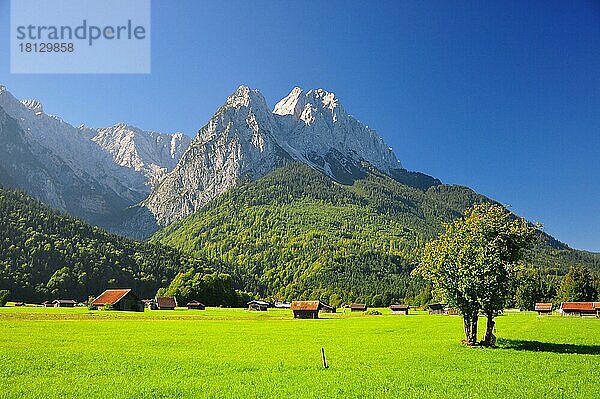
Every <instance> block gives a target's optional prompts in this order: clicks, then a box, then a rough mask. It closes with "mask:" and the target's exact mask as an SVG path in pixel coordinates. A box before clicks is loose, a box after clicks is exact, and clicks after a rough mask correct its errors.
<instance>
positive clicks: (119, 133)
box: [92, 123, 191, 188]
mask: <svg viewBox="0 0 600 399" xmlns="http://www.w3.org/2000/svg"><path fill="white" fill-rule="evenodd" d="M92 141H93V142H94V143H96V144H98V145H99V146H100V147H102V148H103V149H104V150H105V151H106V152H108V153H109V154H110V155H111V156H112V157H113V160H114V162H115V163H116V164H117V165H120V166H123V167H126V168H130V169H133V170H135V171H136V172H141V173H142V174H143V175H144V177H145V179H146V182H145V184H146V185H147V186H149V188H154V187H155V186H156V185H157V184H158V183H159V182H160V180H161V179H162V178H163V177H164V176H165V175H166V174H167V172H169V171H171V170H173V168H174V167H175V165H177V161H179V159H180V158H181V156H182V155H183V152H184V151H185V150H186V149H187V147H188V146H189V145H190V142H191V138H189V137H188V136H186V135H184V134H183V133H174V134H164V133H157V132H148V131H143V130H140V129H138V128H136V127H134V126H129V125H127V124H124V123H120V124H117V125H114V126H111V127H107V128H100V129H95V135H94V137H92Z"/></svg>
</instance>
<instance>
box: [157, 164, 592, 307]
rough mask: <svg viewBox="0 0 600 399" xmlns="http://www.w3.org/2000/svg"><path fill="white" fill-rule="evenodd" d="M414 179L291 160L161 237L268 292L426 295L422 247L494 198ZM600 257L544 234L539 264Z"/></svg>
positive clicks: (375, 297)
mask: <svg viewBox="0 0 600 399" xmlns="http://www.w3.org/2000/svg"><path fill="white" fill-rule="evenodd" d="M424 179H427V177H425V176H423V179H421V180H424ZM426 181H431V178H429V179H428V180H426ZM413 183H414V184H413V185H414V186H416V187H419V188H415V187H411V186H408V185H405V184H402V183H399V182H398V181H396V180H393V179H391V178H389V177H387V176H385V175H382V174H380V173H378V172H376V171H374V170H372V171H371V173H369V174H367V176H365V177H364V178H362V179H359V180H356V181H355V182H354V183H353V184H352V185H349V186H345V185H340V184H337V183H335V182H334V181H332V180H331V179H329V178H328V177H326V176H324V175H322V174H320V173H318V172H316V171H314V170H312V169H311V168H309V167H307V166H306V165H303V164H292V165H289V166H286V167H283V168H280V169H278V170H276V171H275V172H273V173H271V174H269V175H267V176H265V177H264V178H262V179H259V180H257V181H255V182H251V183H247V184H245V185H243V186H240V187H238V188H234V189H232V190H230V191H228V192H227V193H225V194H224V195H222V196H221V197H219V198H218V199H216V200H214V201H213V202H211V203H210V204H208V205H207V206H205V207H204V208H203V209H202V210H200V211H199V212H197V213H196V214H194V215H192V216H190V217H188V218H186V219H184V220H182V221H180V222H177V223H175V224H173V225H171V226H169V227H167V228H166V229H164V230H162V231H160V232H159V233H157V234H156V235H155V236H154V238H153V242H158V241H160V242H162V243H164V244H168V245H173V246H175V247H177V248H179V249H182V250H184V251H186V252H189V253H192V254H195V255H199V256H202V257H206V258H208V259H213V260H221V261H223V263H224V264H227V265H228V267H230V268H231V270H229V272H230V273H231V274H232V275H233V277H234V279H235V281H236V284H238V285H239V287H241V288H243V289H246V290H249V291H252V292H255V293H259V294H261V295H264V296H268V295H272V296H277V297H281V298H286V299H298V298H308V297H311V298H321V299H324V300H328V301H330V302H332V303H334V304H335V303H339V302H349V301H359V302H362V301H364V302H367V303H371V304H374V305H376V304H380V303H381V304H387V303H389V302H390V301H399V300H404V299H407V300H413V301H417V302H418V301H419V300H421V299H426V298H420V299H415V297H416V296H418V295H419V293H421V295H427V293H426V291H423V287H424V285H423V282H422V281H420V280H419V279H416V278H414V277H410V276H409V274H410V272H411V270H412V269H413V268H414V266H415V264H416V263H417V262H418V259H419V256H420V251H421V248H422V246H423V244H424V243H425V242H427V241H428V240H430V239H432V238H433V237H434V236H435V235H436V234H438V233H439V232H440V231H441V226H442V223H443V222H447V221H450V220H452V219H454V218H456V217H458V216H461V215H462V213H463V212H464V210H465V209H466V208H468V207H469V206H471V205H473V204H474V203H478V202H482V201H490V200H489V199H487V198H486V197H484V196H482V195H479V194H477V193H475V192H474V191H472V190H470V189H469V188H466V187H460V186H447V185H441V184H423V183H422V182H421V181H417V180H415V181H414V182H413ZM433 183H435V182H433ZM598 260H599V256H598V255H597V254H590V253H585V252H579V251H574V250H572V249H569V248H568V247H567V246H566V245H564V244H561V243H560V242H558V241H556V240H554V239H552V238H551V237H549V236H547V235H545V234H541V235H540V239H539V242H538V243H537V244H536V249H535V250H534V251H533V252H532V259H531V262H532V264H533V265H540V266H542V267H544V268H545V269H547V270H548V272H549V273H554V274H564V273H565V272H566V271H567V270H568V266H569V265H571V264H573V263H581V264H585V265H587V266H590V267H592V268H593V267H595V268H596V269H597V268H598V265H599V263H598Z"/></svg>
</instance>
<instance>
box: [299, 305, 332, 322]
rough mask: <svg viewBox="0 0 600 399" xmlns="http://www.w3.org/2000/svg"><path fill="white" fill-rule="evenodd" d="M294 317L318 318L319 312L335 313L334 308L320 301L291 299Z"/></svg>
mask: <svg viewBox="0 0 600 399" xmlns="http://www.w3.org/2000/svg"><path fill="white" fill-rule="evenodd" d="M290 307H291V309H292V312H294V319H318V318H319V312H324V313H335V308H334V307H333V306H329V305H327V304H326V303H323V302H321V301H293V302H292V304H291V306H290Z"/></svg>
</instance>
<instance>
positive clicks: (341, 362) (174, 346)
mask: <svg viewBox="0 0 600 399" xmlns="http://www.w3.org/2000/svg"><path fill="white" fill-rule="evenodd" d="M381 311H382V313H384V315H382V316H366V315H362V314H352V315H350V314H341V313H338V314H335V315H324V317H326V319H319V320H294V319H293V318H292V317H291V311H289V310H287V311H286V310H269V311H268V312H262V313H254V312H248V311H245V310H240V309H215V308H210V309H208V310H206V311H188V310H176V311H170V312H169V311H146V312H145V313H143V314H136V313H119V312H105V311H95V312H89V311H88V310H87V309H44V308H33V307H25V308H14V307H5V308H0V337H1V339H0V397H1V398H107V397H110V398H199V397H210V398H328V397H340V398H371V397H372V398H379V397H381V398H586V399H587V398H594V397H596V398H597V397H600V320H598V319H580V318H564V317H560V316H546V317H538V316H537V315H536V314H534V313H530V312H526V313H506V315H504V316H501V317H498V318H497V332H496V335H497V336H498V337H499V348H497V349H482V348H466V347H462V346H461V345H460V343H459V342H460V340H461V339H462V323H461V319H460V317H458V316H430V315H427V314H425V313H417V314H413V315H409V316H395V315H389V311H388V310H387V309H383V310H381ZM482 327H483V326H482ZM321 347H323V348H325V353H326V355H327V360H328V363H329V365H330V368H329V369H323V368H322V366H321V358H320V349H321Z"/></svg>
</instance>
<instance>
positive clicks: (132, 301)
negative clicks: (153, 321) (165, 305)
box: [92, 288, 144, 312]
mask: <svg viewBox="0 0 600 399" xmlns="http://www.w3.org/2000/svg"><path fill="white" fill-rule="evenodd" d="M92 305H93V306H95V307H97V308H104V309H107V308H110V309H113V310H124V311H130V312H143V311H144V303H143V302H142V301H141V300H140V298H139V297H138V296H137V295H135V294H134V293H133V291H132V290H131V288H124V289H111V290H106V291H104V292H103V293H102V294H100V296H99V297H98V298H96V299H94V301H93V302H92Z"/></svg>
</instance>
